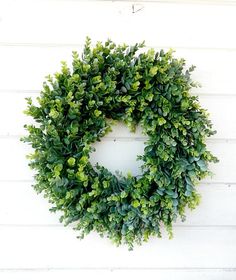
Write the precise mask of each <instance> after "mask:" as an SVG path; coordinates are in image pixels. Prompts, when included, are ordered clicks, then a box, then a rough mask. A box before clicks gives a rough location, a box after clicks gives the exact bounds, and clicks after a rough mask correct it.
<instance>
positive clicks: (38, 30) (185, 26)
mask: <svg viewBox="0 0 236 280" xmlns="http://www.w3.org/2000/svg"><path fill="white" fill-rule="evenodd" d="M13 5H14V9H12V7H13ZM25 7H27V9H26V8H25ZM0 10H1V13H0V18H1V22H0V24H1V41H3V42H31V43H33V42H41V43H42V42H47V43H55V42H58V43H60V42H61V43H65V42H70V43H81V41H83V40H84V38H85V36H86V35H89V36H91V37H92V38H93V39H95V40H97V39H98V40H101V39H106V38H107V37H113V39H115V40H118V41H126V42H135V41H140V40H143V39H145V40H146V41H147V43H148V44H149V45H155V44H158V45H165V46H174V47H176V46H185V47H196V46H201V47H212V48H214V47H216V48H235V47H236V40H235V38H234V36H231V34H234V26H235V23H236V18H235V11H236V7H235V6H234V5H232V6H228V5H204V4H203V5H202V4H197V5H187V4H184V3H182V4H177V3H176V4H175V3H158V2H156V3H151V2H143V3H140V5H138V6H133V3H131V2H124V1H122V2H107V1H104V2H90V1H89V2H88V1H83V2H81V1H56V2H55V1H37V2H35V1H34V2H32V1H29V0H28V1H27V0H26V1H20V2H19V1H12V0H11V1H10V0H9V1H2V2H1V7H0ZM29 11H30V12H29ZM42 15H43V18H42ZM67 15H69V16H67ZM221 18H223V19H224V20H219V19H221ZM52 19H53V20H52ZM12 22H14V24H12ZM163 24H164V26H165V27H164V28H163ZM85 25H86V28H84V26H85ZM122 31H125V32H122ZM135 31H137V32H135Z"/></svg>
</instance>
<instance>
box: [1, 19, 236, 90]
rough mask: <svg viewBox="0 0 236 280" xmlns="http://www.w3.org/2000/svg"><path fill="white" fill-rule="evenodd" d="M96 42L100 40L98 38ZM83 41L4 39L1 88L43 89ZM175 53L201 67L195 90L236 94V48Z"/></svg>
mask: <svg viewBox="0 0 236 280" xmlns="http://www.w3.org/2000/svg"><path fill="white" fill-rule="evenodd" d="M0 26H1V22H0ZM112 39H113V38H112ZM115 39H116V38H114V40H115ZM93 42H94V43H96V40H95V39H94V41H93ZM83 44H84V38H83V39H82V41H80V45H78V46H76V45H75V46H67V47H65V46H64V47H55V46H54V47H40V46H38V47H32V46H17V45H16V46H1V42H0V61H1V67H0V76H1V84H0V90H1V91H3V90H6V89H8V90H9V89H10V90H17V91H19V90H23V91H27V90H33V91H35V90H38V91H40V90H41V89H42V84H43V81H44V80H45V76H46V75H48V74H53V73H55V72H57V71H59V70H60V67H61V64H60V62H61V61H62V60H64V61H67V62H68V65H69V66H70V65H71V61H72V57H71V54H72V50H77V51H78V52H79V53H81V52H82V49H83ZM154 46H155V45H154ZM160 47H161V46H160ZM160 47H158V46H157V47H156V48H155V49H156V51H158V50H160ZM170 47H174V46H173V45H169V46H167V48H165V49H166V50H167V49H168V48H170ZM174 55H175V56H176V57H179V58H180V57H184V58H185V59H186V63H187V66H191V65H192V64H193V65H195V66H196V67H197V68H196V69H195V71H194V72H193V79H194V80H196V81H198V82H200V83H201V85H202V87H201V88H197V89H194V91H193V92H194V93H197V94H227V95H228V94H232V95H235V94H236V90H235V89H236V87H235V83H234V72H235V64H236V50H234V51H232V50H212V49H199V48H196V49H186V48H177V49H176V53H175V54H174ZM222 72H223V73H224V74H222ZM13 77H14V83H13V82H12V81H13Z"/></svg>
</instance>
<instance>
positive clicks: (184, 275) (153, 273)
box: [0, 268, 236, 280]
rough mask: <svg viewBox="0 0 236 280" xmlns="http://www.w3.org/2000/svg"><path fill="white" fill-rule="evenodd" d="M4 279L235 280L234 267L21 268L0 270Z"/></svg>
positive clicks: (0, 275)
mask: <svg viewBox="0 0 236 280" xmlns="http://www.w3.org/2000/svg"><path fill="white" fill-rule="evenodd" d="M0 277H1V279H4V280H15V279H17V280H32V279H34V280H41V279H57V280H64V279H66V278H70V279H96V280H108V279H113V280H120V279H127V278H129V279H134V278H135V279H144V278H148V279H150V278H154V279H155V278H157V279H158V280H170V279H171V280H172V279H175V280H199V279H201V280H216V279H217V280H218V279H224V280H235V278H236V271H235V269H186V268H182V269H113V268H110V269H103V268H101V269H96V268H95V269H66V268H62V269H51V268H48V269H47V268H45V269H27V268H26V269H23V270H4V271H0Z"/></svg>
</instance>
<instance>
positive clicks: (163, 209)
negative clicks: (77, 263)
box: [23, 38, 217, 248]
mask: <svg viewBox="0 0 236 280" xmlns="http://www.w3.org/2000/svg"><path fill="white" fill-rule="evenodd" d="M143 47H144V44H143V43H142V44H136V45H134V46H131V47H128V46H127V45H119V46H116V45H115V44H114V43H113V42H112V41H110V40H108V41H106V42H105V43H104V44H102V43H101V42H98V43H97V44H96V46H95V47H94V48H92V47H91V42H90V39H89V38H87V39H86V43H85V47H84V50H83V54H82V57H81V58H80V57H79V55H78V53H77V52H73V63H72V65H73V69H70V68H68V67H67V65H66V63H65V62H63V63H62V70H61V72H60V73H56V74H55V76H54V77H51V76H48V78H47V82H45V83H44V85H43V90H42V91H41V94H40V97H38V98H37V102H38V104H37V105H34V104H33V103H32V100H31V98H27V102H28V108H27V110H26V114H27V115H30V116H32V117H33V118H34V120H35V121H36V122H35V124H34V125H26V126H25V127H26V129H27V130H28V136H26V137H24V138H23V141H25V142H28V143H30V144H31V145H32V147H33V149H34V153H32V154H30V155H29V159H30V166H31V167H32V168H33V169H35V170H36V175H35V185H34V188H35V189H36V190H37V191H38V192H43V193H44V195H45V196H46V197H47V198H48V199H49V201H50V202H51V203H53V204H54V205H53V207H52V209H51V210H52V211H58V210H59V211H60V212H61V213H62V216H61V222H64V224H66V225H68V224H70V223H73V224H74V227H75V229H77V230H79V234H80V237H83V236H84V235H85V234H88V233H89V232H91V231H97V232H98V233H100V234H101V235H106V236H107V237H109V238H110V239H111V240H112V241H114V242H115V243H116V244H121V243H125V244H127V245H128V246H129V248H132V247H133V244H134V243H139V244H140V243H141V242H142V241H147V240H148V239H149V237H150V236H153V235H154V236H158V237H161V228H162V227H165V228H166V230H167V232H168V233H169V236H170V237H171V236H172V223H173V222H174V221H175V220H176V218H177V216H180V217H181V218H182V219H184V211H185V208H186V207H189V208H191V209H193V208H195V206H196V205H197V204H198V203H199V194H198V193H197V191H196V189H195V187H194V186H195V185H196V184H197V183H198V181H199V180H200V179H202V178H204V177H205V176H207V175H209V174H210V172H209V170H208V163H209V162H216V161H217V159H216V157H214V156H213V155H212V154H211V153H210V152H209V151H208V150H207V149H206V144H205V140H206V138H207V137H208V136H211V135H213V134H214V133H215V131H213V130H212V123H211V121H210V120H209V119H208V114H207V112H206V110H204V109H202V108H201V107H200V105H199V102H198V98H197V97H196V96H192V95H190V93H189V92H190V89H191V88H192V87H194V86H197V85H196V83H194V82H193V81H192V80H191V78H190V74H191V72H192V71H193V70H194V67H193V66H192V67H191V68H189V69H185V60H184V59H176V58H174V57H173V56H172V51H168V52H164V51H163V50H161V51H160V52H157V53H156V52H155V51H154V50H153V49H150V50H148V51H147V52H144V51H139V50H140V49H141V48H143ZM113 120H115V121H122V122H124V123H125V124H126V125H127V126H128V128H129V129H130V130H131V131H134V130H135V128H136V126H137V125H140V126H141V128H142V131H143V134H144V135H146V136H147V138H148V140H147V141H146V142H145V144H146V146H145V150H144V155H143V156H138V159H139V160H142V162H143V163H142V176H132V175H127V176H124V175H122V174H120V173H117V174H116V175H114V174H113V173H111V172H110V171H109V170H108V169H106V168H105V167H103V166H100V165H98V164H97V165H96V166H92V164H91V163H90V161H89V156H90V153H91V151H92V147H91V145H92V143H94V142H96V141H100V140H101V138H102V137H103V136H104V135H106V134H107V133H108V132H109V131H111V126H112V121H113Z"/></svg>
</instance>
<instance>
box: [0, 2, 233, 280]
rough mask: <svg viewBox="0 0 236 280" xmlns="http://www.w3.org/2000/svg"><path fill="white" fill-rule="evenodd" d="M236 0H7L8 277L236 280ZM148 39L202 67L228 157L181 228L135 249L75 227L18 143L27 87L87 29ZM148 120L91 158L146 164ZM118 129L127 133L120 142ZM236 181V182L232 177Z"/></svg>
mask: <svg viewBox="0 0 236 280" xmlns="http://www.w3.org/2000/svg"><path fill="white" fill-rule="evenodd" d="M235 3H236V1H235V0H226V1H223V0H212V1H210V0H207V1H203V0H189V1H187V0H178V1H177V0H169V1H164V0H148V1H136V0H134V1H110V0H109V1H100V0H98V1H96V0H90V1H80V0H43V1H41V0H35V1H30V0H20V1H16V0H15V1H14V0H0V154H1V160H0V170H1V172H0V279H3V280H13V279H14V280H21V279H22V280H23V279H24V280H27V279H36V280H37V279H46V280H47V279H54V278H55V279H59V280H60V279H65V278H81V279H83V278H86V279H94V278H96V279H105V280H106V279H110V278H113V279H121V278H124V279H125V278H134V279H143V278H144V277H146V278H153V279H160V280H167V279H168V280H172V279H175V280H178V279H181V280H196V279H197V280H198V279H201V280H215V279H216V280H221V279H224V280H233V279H235V278H236V263H235V260H236V234H235V230H236V224H235V221H236V219H235V218H236V204H235V200H236V167H235V162H236V141H235V140H236V111H235V104H236V87H235V65H236V39H235V36H234V34H235V26H236V17H235V15H236V5H235ZM86 35H89V36H90V37H91V38H92V39H93V42H96V41H97V40H106V39H107V38H108V37H110V38H111V39H113V40H114V41H116V42H126V43H129V44H132V43H136V42H139V41H142V40H144V39H145V40H146V44H147V46H148V47H155V48H156V49H157V50H159V49H160V48H164V49H168V48H170V47H172V48H176V54H175V55H176V56H178V57H184V58H185V59H186V60H187V64H188V65H191V64H194V65H196V66H197V69H196V70H195V72H194V74H193V79H194V80H197V81H199V82H200V83H201V84H202V88H198V89H195V90H194V91H193V93H194V94H197V95H199V98H200V101H201V104H202V106H203V107H206V108H207V109H208V110H209V113H210V117H211V119H212V121H213V123H214V128H215V129H216V130H218V134H216V135H215V136H214V137H212V139H209V141H208V147H209V149H211V150H212V152H213V153H214V154H215V155H217V156H218V157H219V159H220V163H218V164H216V165H214V166H212V171H213V172H214V174H215V175H214V176H213V178H207V179H205V180H204V182H202V183H201V185H200V186H199V192H200V193H201V195H202V203H201V204H200V205H199V207H198V208H197V209H196V210H195V211H192V212H191V211H187V213H186V214H187V220H186V222H185V223H184V224H183V223H181V222H180V221H177V223H176V224H175V225H174V239H173V240H171V241H169V240H168V239H167V237H166V235H165V234H164V238H163V239H162V240H159V239H152V240H151V241H150V242H149V243H147V244H145V245H144V246H142V247H138V248H136V249H135V250H134V251H133V252H128V251H127V249H126V248H125V247H120V248H116V247H114V246H113V245H111V243H110V241H108V240H106V239H101V238H100V237H98V236H97V235H96V234H91V235H89V236H88V237H87V238H86V239H84V240H83V241H79V240H77V239H76V238H75V235H76V233H75V232H74V231H73V230H72V228H71V227H68V228H64V227H63V226H62V225H61V224H60V223H59V222H58V215H57V214H56V215H55V214H52V213H50V212H49V211H48V209H49V207H50V206H49V204H48V203H47V201H46V200H45V199H44V198H43V197H42V195H40V196H37V194H36V193H35V192H34V190H33V189H32V188H31V186H30V185H31V184H32V183H33V181H32V175H33V172H32V171H30V170H29V168H28V166H27V160H26V159H25V154H26V153H28V152H30V148H29V147H28V146H27V145H25V144H23V143H20V142H19V135H22V134H24V133H25V132H24V129H23V127H22V126H23V124H24V123H26V122H29V121H30V119H29V118H26V117H25V116H24V115H23V114H22V111H23V110H24V109H25V101H24V99H23V98H24V97H26V96H34V97H35V96H36V95H37V94H38V92H39V91H40V89H41V87H42V82H43V81H44V76H45V75H47V74H49V73H51V74H52V73H54V72H56V71H58V70H59V69H60V61H61V60H66V61H68V62H69V63H70V62H71V51H72V50H75V49H76V50H79V51H80V50H81V46H82V45H83V43H84V39H85V36H86ZM141 136H142V135H141V131H140V130H138V132H137V133H136V134H130V133H129V132H128V130H127V129H126V128H125V127H123V126H117V127H116V129H114V131H113V132H112V133H110V134H109V135H108V137H107V138H105V139H104V141H102V142H101V143H99V144H96V148H97V152H96V153H95V154H94V155H93V157H92V161H93V162H96V161H98V162H99V163H100V164H104V165H105V166H107V167H108V168H109V169H110V170H112V171H114V170H116V169H119V170H121V171H123V172H127V171H128V170H131V171H133V173H134V174H137V172H138V165H137V162H136V161H135V158H136V155H137V154H138V153H141V152H142V149H143V147H144V146H143V142H142V141H143V139H141V138H140V137H141ZM113 140H116V141H113ZM229 185H230V187H229Z"/></svg>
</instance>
